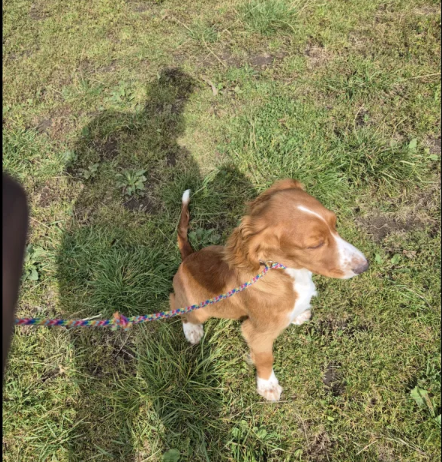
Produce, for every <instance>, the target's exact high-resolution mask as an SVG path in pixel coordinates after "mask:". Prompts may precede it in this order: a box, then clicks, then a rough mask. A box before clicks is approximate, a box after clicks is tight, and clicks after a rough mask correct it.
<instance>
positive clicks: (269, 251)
mask: <svg viewBox="0 0 442 462" xmlns="http://www.w3.org/2000/svg"><path fill="white" fill-rule="evenodd" d="M189 201H190V191H189V190H187V191H185V192H184V194H183V197H182V206H181V217H180V221H179V225H178V247H179V250H180V253H181V258H182V263H181V264H180V266H179V268H178V271H177V273H176V274H175V276H174V279H173V293H172V294H171V295H170V305H171V309H177V308H180V307H184V306H189V305H193V304H199V303H200V302H202V301H203V300H206V299H208V298H212V297H215V296H217V295H220V294H223V293H225V292H227V291H228V290H230V289H233V288H235V287H238V286H239V285H241V284H243V283H244V282H246V281H249V280H250V279H251V278H252V277H254V276H256V275H257V274H258V273H259V272H260V268H262V267H263V265H266V264H269V262H278V263H281V264H283V265H284V266H285V267H286V269H275V270H271V271H269V272H268V273H267V274H266V276H265V277H264V278H263V279H261V280H260V281H259V282H258V283H257V284H254V285H253V286H251V287H250V288H248V289H247V290H245V291H243V292H241V293H238V294H236V295H235V296H233V297H231V298H229V299H225V300H222V301H220V302H219V303H216V304H214V305H209V306H207V307H205V308H202V309H199V310H196V311H193V312H190V313H186V314H184V315H182V322H183V330H184V335H185V337H186V339H187V340H188V341H189V342H190V343H191V344H196V343H198V342H199V341H200V340H201V338H202V336H203V332H204V331H203V323H204V322H205V321H207V319H209V318H225V319H237V320H242V321H243V322H242V324H241V330H242V335H243V337H244V339H245V340H246V342H247V344H248V347H249V349H250V359H251V361H252V362H253V364H254V365H255V367H256V370H257V391H258V393H259V394H260V395H261V396H263V397H264V398H265V399H266V400H269V401H278V400H279V399H280V396H281V392H282V388H281V386H280V385H279V382H278V379H277V378H276V376H275V373H274V371H273V353H272V349H273V342H274V341H275V339H276V338H277V337H278V336H279V335H280V334H281V332H283V331H284V330H285V329H286V328H287V327H288V326H289V325H290V324H295V325H297V326H299V325H301V324H303V323H304V322H306V321H308V320H309V319H310V317H311V306H310V301H311V298H312V297H313V296H315V295H317V293H316V289H315V284H314V283H313V280H312V274H320V275H322V276H326V277H331V278H340V279H348V278H352V277H353V276H356V275H358V274H361V273H363V272H364V271H366V270H367V269H368V266H369V264H368V261H367V259H366V258H365V256H364V255H363V253H362V252H361V251H360V250H358V249H357V248H356V247H354V246H353V245H351V244H350V243H348V242H347V241H345V240H344V239H342V238H341V237H340V236H339V234H338V232H337V231H336V215H335V214H334V213H333V212H331V211H330V210H327V209H326V208H325V207H324V206H323V205H322V204H321V203H320V202H319V201H318V200H316V199H315V198H314V197H312V196H311V195H309V194H308V193H307V192H306V191H305V188H304V186H303V185H302V184H301V183H300V182H299V181H297V180H292V179H286V180H281V181H278V182H277V183H275V184H274V185H273V186H272V187H270V188H269V189H267V190H266V191H264V192H263V193H262V194H261V195H259V196H258V197H257V198H256V199H255V200H254V201H252V202H250V203H249V204H248V211H247V214H246V215H245V216H244V217H243V218H242V220H241V222H240V225H239V226H238V227H237V228H235V229H234V230H233V232H232V234H231V236H230V237H229V239H228V240H227V244H226V246H225V247H224V246H215V245H213V246H209V247H205V248H203V249H202V250H200V251H198V252H195V251H194V250H193V249H192V247H191V245H190V243H189V241H188V239H187V230H188V226H189V219H190V215H189Z"/></svg>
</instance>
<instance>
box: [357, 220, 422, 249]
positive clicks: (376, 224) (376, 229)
mask: <svg viewBox="0 0 442 462" xmlns="http://www.w3.org/2000/svg"><path fill="white" fill-rule="evenodd" d="M357 222H358V223H359V224H360V225H361V226H362V227H363V228H364V229H365V230H366V232H367V234H369V235H371V236H372V238H373V240H374V241H375V242H376V243H380V242H382V241H383V240H384V239H385V238H386V237H387V236H388V235H390V234H392V233H398V232H409V231H413V230H418V229H422V228H424V227H425V225H424V223H423V222H422V220H421V219H420V218H418V217H416V216H409V217H405V218H397V217H396V216H395V214H391V215H390V214H388V215H387V214H378V215H374V216H370V217H365V218H360V219H359V220H357Z"/></svg>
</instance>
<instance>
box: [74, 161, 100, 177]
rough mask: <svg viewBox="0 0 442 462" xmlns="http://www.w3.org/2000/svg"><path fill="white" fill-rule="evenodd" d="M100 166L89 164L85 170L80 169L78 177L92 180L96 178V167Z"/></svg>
mask: <svg viewBox="0 0 442 462" xmlns="http://www.w3.org/2000/svg"><path fill="white" fill-rule="evenodd" d="M99 166H100V164H98V163H97V164H91V165H89V166H88V167H87V168H82V169H80V170H79V171H80V175H81V176H82V177H83V178H84V179H85V180H92V179H94V178H95V177H96V176H97V172H98V167H99Z"/></svg>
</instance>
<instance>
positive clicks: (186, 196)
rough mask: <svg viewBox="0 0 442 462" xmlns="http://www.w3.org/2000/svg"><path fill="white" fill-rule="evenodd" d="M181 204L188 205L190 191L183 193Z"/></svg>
mask: <svg viewBox="0 0 442 462" xmlns="http://www.w3.org/2000/svg"><path fill="white" fill-rule="evenodd" d="M182 201H183V204H188V203H189V201H190V189H186V190H185V191H184V192H183V198H182Z"/></svg>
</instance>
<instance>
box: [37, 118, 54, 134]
mask: <svg viewBox="0 0 442 462" xmlns="http://www.w3.org/2000/svg"><path fill="white" fill-rule="evenodd" d="M51 127H52V119H42V120H40V121H39V122H38V124H37V126H36V127H35V128H36V129H37V131H38V132H39V133H47V132H48V131H49V129H50V128H51Z"/></svg>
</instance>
